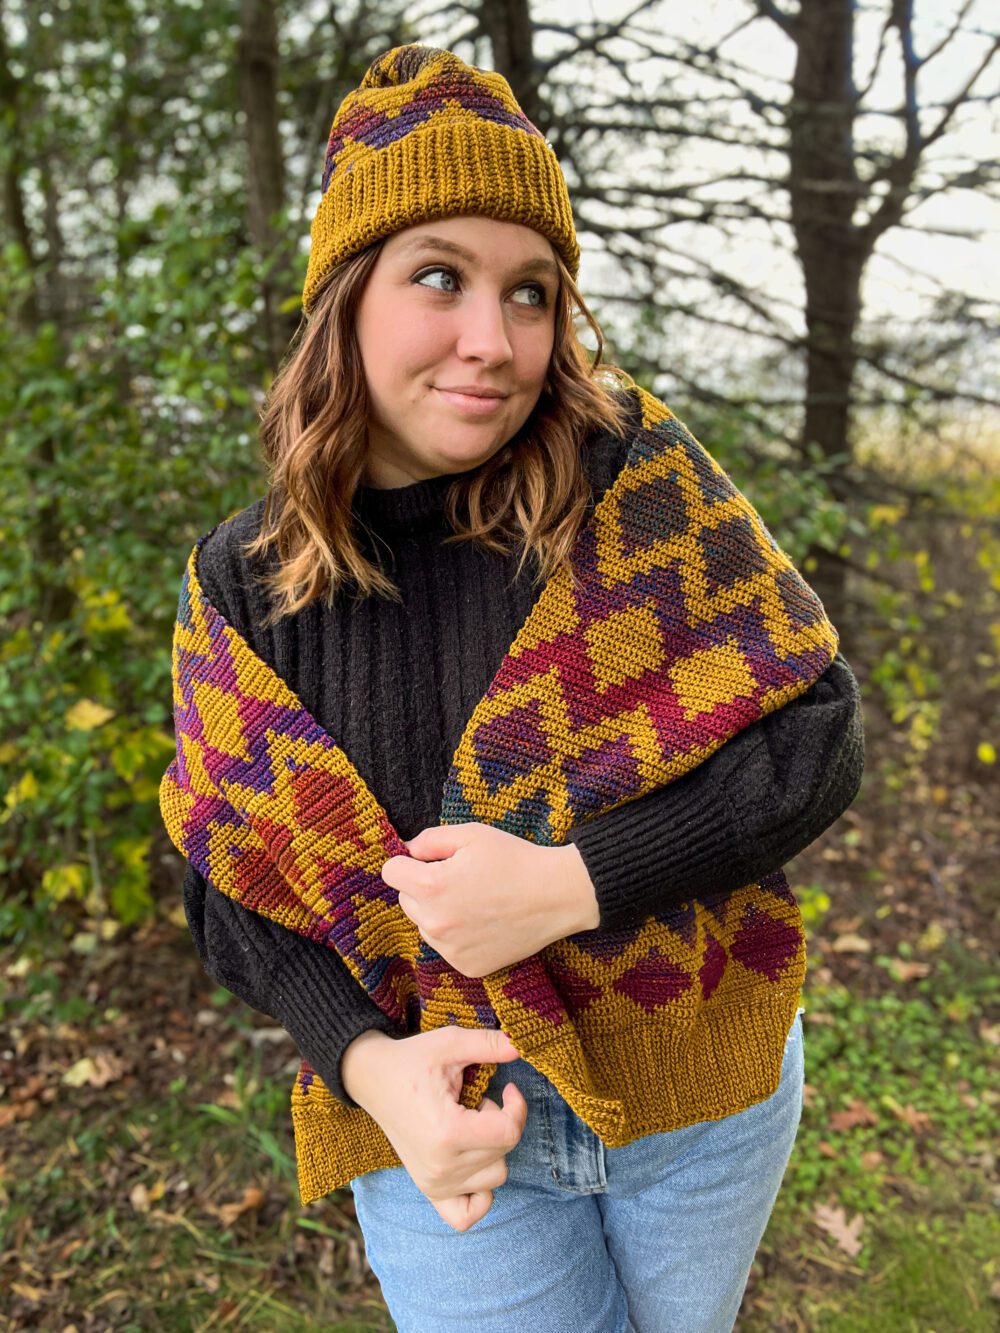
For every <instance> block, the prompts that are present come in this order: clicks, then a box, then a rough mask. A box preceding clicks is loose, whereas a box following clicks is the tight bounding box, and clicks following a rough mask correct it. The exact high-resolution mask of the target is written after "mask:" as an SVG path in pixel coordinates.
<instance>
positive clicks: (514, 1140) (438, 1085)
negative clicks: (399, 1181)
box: [341, 1025, 528, 1231]
mask: <svg viewBox="0 0 1000 1333" xmlns="http://www.w3.org/2000/svg"><path fill="white" fill-rule="evenodd" d="M376 1038H378V1039H376ZM356 1042H357V1043H365V1044H364V1048H363V1049H362V1048H361V1046H359V1047H358V1049H357V1050H355V1049H354V1047H355V1043H356ZM349 1057H350V1058H349ZM516 1059H518V1051H517V1047H516V1046H514V1044H513V1043H512V1042H511V1041H509V1040H508V1038H507V1037H506V1036H505V1035H504V1034H503V1033H502V1032H498V1031H496V1030H495V1029H492V1028H462V1027H457V1026H455V1025H450V1026H448V1027H442V1028H435V1029H434V1030H433V1031H431V1032H420V1033H416V1034H415V1035H414V1036H412V1037H400V1038H393V1037H388V1036H386V1034H385V1033H376V1032H374V1030H373V1031H372V1032H366V1033H362V1035H361V1037H358V1038H355V1041H354V1042H352V1043H351V1044H350V1046H348V1048H347V1051H345V1053H344V1057H343V1060H342V1062H341V1075H342V1078H343V1080H344V1087H345V1088H346V1089H347V1091H348V1092H349V1093H350V1095H351V1096H352V1097H353V1098H354V1100H355V1101H356V1102H357V1103H358V1105H359V1106H363V1107H364V1109H365V1110H366V1111H367V1112H368V1114H369V1115H370V1116H371V1117H372V1119H373V1120H375V1121H376V1122H377V1123H378V1124H379V1125H380V1126H381V1128H382V1131H383V1133H384V1134H385V1136H386V1138H387V1139H388V1140H389V1142H390V1143H391V1144H392V1146H393V1148H394V1149H395V1150H396V1153H397V1155H398V1157H399V1160H400V1161H401V1162H402V1163H403V1165H404V1166H405V1167H406V1169H407V1171H408V1172H409V1174H410V1177H411V1179H412V1180H413V1183H414V1184H415V1185H416V1187H417V1189H419V1190H420V1191H421V1193H423V1194H425V1195H426V1196H427V1198H428V1199H429V1200H430V1201H431V1203H432V1204H433V1205H434V1207H435V1208H436V1209H437V1211H438V1213H439V1214H440V1216H441V1217H442V1218H443V1219H444V1221H445V1222H447V1223H448V1225H449V1226H451V1227H454V1229H455V1230H456V1231H468V1229H469V1228H470V1227H471V1226H474V1225H475V1223H476V1222H478V1221H479V1220H480V1218H482V1217H485V1215H486V1214H487V1213H488V1212H489V1210H490V1208H491V1206H492V1204H493V1191H494V1190H495V1189H496V1188H497V1187H498V1186H500V1185H502V1184H503V1183H504V1182H505V1181H506V1179H507V1162H506V1160H505V1159H506V1154H507V1153H509V1152H510V1151H512V1149H513V1148H515V1147H516V1146H517V1144H518V1143H519V1142H520V1139H521V1135H522V1134H523V1132H524V1126H525V1123H526V1121H527V1118H528V1103H527V1102H526V1101H525V1099H524V1097H523V1096H522V1094H521V1092H520V1090H519V1089H518V1088H517V1087H516V1085H515V1084H513V1083H508V1084H507V1086H506V1087H505V1088H504V1090H503V1106H502V1107H500V1106H497V1104H496V1102H494V1101H491V1100H490V1098H488V1097H483V1100H482V1103H481V1104H480V1106H479V1107H478V1108H477V1109H476V1110H475V1111H470V1110H469V1108H468V1107H465V1106H463V1105H462V1104H461V1102H460V1101H459V1100H458V1098H459V1094H460V1092H461V1090H462V1076H463V1072H464V1070H465V1067H466V1065H473V1064H500V1063H502V1062H503V1061H506V1060H516ZM348 1080H349V1081H350V1086H348Z"/></svg>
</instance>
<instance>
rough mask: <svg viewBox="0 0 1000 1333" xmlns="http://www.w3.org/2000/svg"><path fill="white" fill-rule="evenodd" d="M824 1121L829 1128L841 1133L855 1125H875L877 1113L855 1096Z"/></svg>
mask: <svg viewBox="0 0 1000 1333" xmlns="http://www.w3.org/2000/svg"><path fill="white" fill-rule="evenodd" d="M826 1123H827V1127H828V1128H829V1129H832V1130H834V1131H836V1132H837V1133H838V1134H839V1133H843V1131H844V1130H845V1129H853V1128H854V1126H855V1125H877V1124H878V1113H877V1112H875V1111H873V1110H872V1108H871V1107H870V1106H867V1105H866V1104H865V1103H864V1102H862V1101H859V1100H858V1099H857V1098H855V1099H854V1100H853V1101H852V1102H849V1103H848V1104H847V1106H846V1107H845V1108H844V1110H842V1111H834V1113H833V1115H832V1116H830V1118H829V1120H828V1121H827V1122H826Z"/></svg>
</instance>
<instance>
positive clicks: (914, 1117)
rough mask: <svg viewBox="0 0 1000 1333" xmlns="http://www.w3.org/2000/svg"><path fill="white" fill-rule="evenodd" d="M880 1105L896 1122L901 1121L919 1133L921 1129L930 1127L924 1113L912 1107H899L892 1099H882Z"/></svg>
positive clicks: (927, 1116)
mask: <svg viewBox="0 0 1000 1333" xmlns="http://www.w3.org/2000/svg"><path fill="white" fill-rule="evenodd" d="M882 1104H883V1106H885V1107H886V1108H887V1109H888V1110H890V1111H891V1112H892V1114H893V1115H894V1116H895V1117H896V1119H897V1120H901V1121H902V1122H903V1124H904V1125H908V1126H909V1128H910V1129H912V1130H914V1131H916V1132H918V1133H919V1131H920V1130H922V1129H928V1128H929V1127H930V1123H931V1118H930V1116H929V1115H928V1114H927V1112H926V1111H917V1110H915V1109H914V1108H913V1107H912V1106H900V1104H899V1102H897V1101H896V1099H895V1098H894V1097H883V1098H882Z"/></svg>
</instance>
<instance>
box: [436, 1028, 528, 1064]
mask: <svg viewBox="0 0 1000 1333" xmlns="http://www.w3.org/2000/svg"><path fill="white" fill-rule="evenodd" d="M452 1031H453V1033H454V1038H453V1044H452V1045H451V1048H450V1050H449V1055H450V1056H451V1058H452V1060H454V1061H456V1062H457V1061H461V1062H462V1064H463V1065H470V1064H473V1063H475V1064H496V1063H499V1062H500V1061H502V1060H516V1059H518V1057H519V1054H520V1053H519V1051H518V1049H517V1047H516V1046H515V1045H514V1043H513V1042H512V1041H511V1039H510V1038H509V1037H508V1036H507V1034H506V1032H500V1031H499V1030H498V1029H496V1028H458V1027H456V1028H453V1029H452Z"/></svg>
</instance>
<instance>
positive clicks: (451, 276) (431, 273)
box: [413, 268, 457, 292]
mask: <svg viewBox="0 0 1000 1333" xmlns="http://www.w3.org/2000/svg"><path fill="white" fill-rule="evenodd" d="M438 274H443V275H444V277H445V278H446V279H447V280H448V281H449V282H455V280H456V278H457V275H456V274H455V273H453V272H452V270H451V269H450V268H429V269H426V270H425V271H424V272H423V273H418V274H417V276H416V277H415V278H414V279H413V281H414V282H419V283H423V281H424V279H425V278H433V277H435V276H437V275H438ZM437 290H438V291H439V292H450V291H454V290H455V289H454V287H438V289H437Z"/></svg>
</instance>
